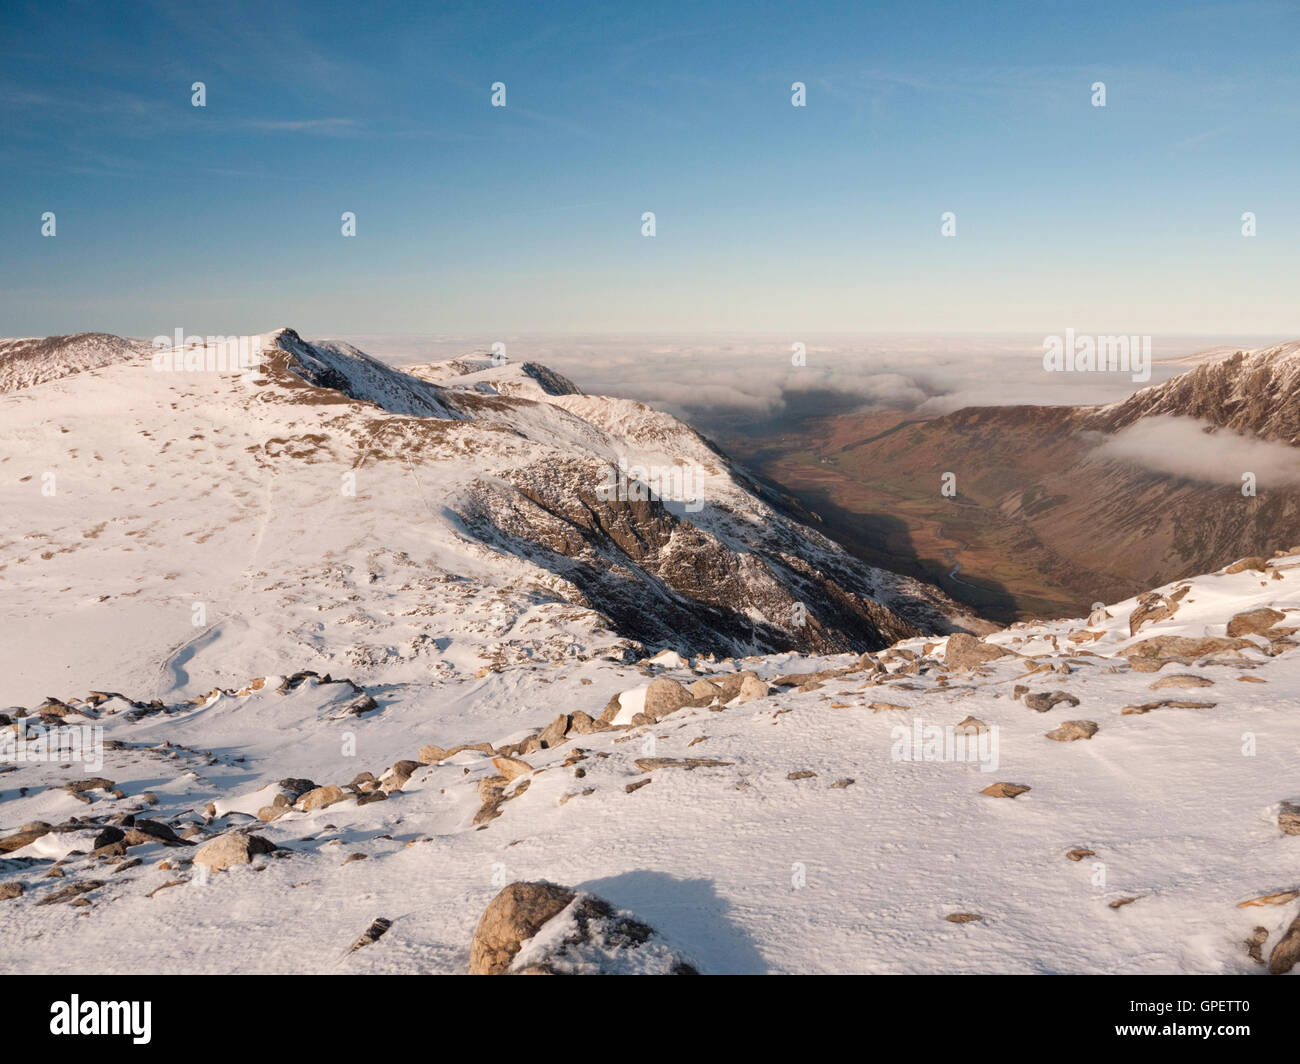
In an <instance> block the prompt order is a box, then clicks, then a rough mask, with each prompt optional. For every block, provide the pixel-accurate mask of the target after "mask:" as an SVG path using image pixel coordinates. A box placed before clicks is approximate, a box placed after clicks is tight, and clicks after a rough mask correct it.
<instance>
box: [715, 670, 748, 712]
mask: <svg viewBox="0 0 1300 1064" xmlns="http://www.w3.org/2000/svg"><path fill="white" fill-rule="evenodd" d="M758 678H759V677H758V673H756V672H752V671H750V670H749V669H746V670H745V671H743V672H729V673H726V674H725V675H722V676H714V677H713V678H712V679H711V680H710V681H709V682H710V683H712V684H713V685H714V686H715V687H716V688H717V689H718V695H717V699H718V701H719V702H721V703H722V704H723V705H724V706H725V705H726V704H727V703H729V702H730V701H732V699H734V698H735V697H736V696H737V695H739V694H740V689H741V688H742V687H743V686H744V685H745V680H746V679H754V680H758ZM760 682H761V681H760ZM750 690H751V691H752V690H756V688H754V686H753V685H752V684H751V685H750Z"/></svg>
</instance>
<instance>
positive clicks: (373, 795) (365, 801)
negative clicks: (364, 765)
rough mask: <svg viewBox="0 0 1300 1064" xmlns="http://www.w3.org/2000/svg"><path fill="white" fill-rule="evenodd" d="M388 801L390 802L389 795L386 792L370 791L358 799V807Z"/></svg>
mask: <svg viewBox="0 0 1300 1064" xmlns="http://www.w3.org/2000/svg"><path fill="white" fill-rule="evenodd" d="M386 801H388V794H387V793H386V792H384V791H370V792H369V793H367V794H363V795H361V797H359V798H358V799H357V805H358V806H363V805H370V804H372V803H373V802H386Z"/></svg>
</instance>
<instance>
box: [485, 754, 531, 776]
mask: <svg viewBox="0 0 1300 1064" xmlns="http://www.w3.org/2000/svg"><path fill="white" fill-rule="evenodd" d="M492 764H493V765H494V766H496V770H497V771H498V772H500V773H501V775H503V776H504V777H505V778H506V780H507V781H508V780H513V779H518V778H519V777H520V776H527V775H528V773H530V772H532V771H533V766H532V765H530V764H529V763H528V762H527V761H523V760H520V759H519V758H517V757H494V758H493V759H492Z"/></svg>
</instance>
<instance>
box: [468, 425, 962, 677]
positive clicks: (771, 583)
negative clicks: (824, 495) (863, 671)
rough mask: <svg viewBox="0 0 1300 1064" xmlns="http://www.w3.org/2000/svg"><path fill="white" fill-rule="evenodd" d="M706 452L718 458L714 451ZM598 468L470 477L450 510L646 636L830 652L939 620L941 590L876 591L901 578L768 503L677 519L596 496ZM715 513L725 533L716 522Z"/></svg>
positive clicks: (575, 465) (723, 648)
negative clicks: (754, 515) (747, 513)
mask: <svg viewBox="0 0 1300 1064" xmlns="http://www.w3.org/2000/svg"><path fill="white" fill-rule="evenodd" d="M679 431H682V432H683V433H686V432H689V430H687V429H686V428H685V426H680V427H679ZM715 461H716V464H717V465H718V466H719V467H726V460H725V459H724V458H722V456H720V455H718V456H716V457H715ZM605 474H606V471H605V469H603V468H602V467H601V466H600V465H599V464H597V463H595V462H592V461H590V460H585V459H581V458H574V459H571V460H569V461H567V462H558V463H557V462H555V461H553V460H549V461H547V462H546V463H545V464H544V465H535V466H526V467H521V468H518V469H516V470H513V471H511V472H510V473H509V474H508V475H507V476H506V478H505V479H497V480H494V481H492V482H487V481H483V482H480V483H478V484H476V485H475V486H474V488H473V490H472V491H471V492H470V494H469V496H468V497H467V500H466V502H465V503H464V504H463V509H462V511H461V515H460V516H461V518H462V519H463V521H464V523H465V525H466V527H467V528H468V529H469V530H470V531H471V532H473V533H474V534H475V535H477V536H479V537H480V538H482V539H483V540H484V541H485V542H488V543H490V544H492V545H493V546H495V547H497V548H504V549H506V550H509V551H510V552H512V553H516V554H520V555H522V556H525V557H527V558H529V560H530V561H532V562H534V563H536V564H539V565H542V566H543V567H544V568H546V569H549V570H550V571H551V572H552V573H554V574H556V575H557V576H559V577H561V578H563V579H564V580H565V581H567V582H568V583H569V584H570V585H572V587H573V588H574V592H575V601H576V602H577V603H578V604H580V605H585V606H590V607H592V608H596V609H599V610H600V611H601V612H602V613H603V614H605V615H606V616H607V617H609V618H610V621H611V624H612V627H613V628H614V630H615V631H617V632H618V633H619V634H621V635H623V636H626V637H627V638H630V639H635V640H637V641H639V642H641V643H643V644H646V645H656V646H671V647H676V648H677V649H679V650H683V651H688V652H692V653H705V652H715V653H719V654H727V655H730V654H735V653H743V652H747V650H752V649H753V648H755V647H757V648H759V649H760V650H761V651H763V652H776V651H781V650H796V649H797V650H804V651H809V652H814V651H815V652H822V653H838V652H844V651H850V650H853V651H860V650H872V649H877V648H880V647H884V646H887V645H889V644H890V643H892V642H894V641H896V640H898V639H903V638H907V637H909V636H911V635H916V634H918V633H919V631H920V629H919V628H918V627H917V624H925V625H927V626H928V627H934V626H941V625H943V624H944V623H945V622H944V621H943V619H942V616H941V611H940V610H939V609H938V608H936V606H935V605H934V602H938V601H940V599H941V597H942V596H941V595H939V594H938V593H935V598H934V602H929V601H926V600H924V598H923V597H922V595H923V594H929V592H921V591H920V590H919V585H917V589H918V590H917V591H916V592H915V594H916V595H917V598H916V600H915V602H911V603H909V599H908V597H907V594H902V593H897V592H890V591H887V590H886V585H887V584H888V582H889V581H890V580H894V579H897V578H892V577H889V578H886V577H884V576H881V575H880V574H879V571H878V570H873V569H870V568H869V567H867V566H865V565H862V564H861V563H859V562H857V561H856V560H854V559H852V558H850V557H849V556H847V555H845V554H843V553H842V552H840V551H839V550H838V549H836V548H834V547H833V546H832V545H831V544H830V543H829V541H826V540H823V539H822V538H821V537H820V536H819V535H818V534H817V533H815V532H811V531H810V530H808V529H804V528H802V527H800V526H798V525H796V524H794V522H792V521H790V520H789V519H787V518H784V517H782V516H781V515H779V514H777V513H775V512H771V511H769V513H768V516H767V518H766V519H765V520H763V521H760V522H751V521H745V520H742V519H738V516H737V515H734V514H733V513H732V512H731V511H730V509H729V508H728V506H727V505H724V504H718V505H711V506H710V507H709V510H710V513H709V518H710V520H709V521H704V520H701V519H700V518H699V517H698V516H697V515H694V514H690V513H687V514H686V516H684V517H680V516H678V515H677V514H675V513H674V512H673V511H672V510H670V509H669V508H668V507H667V506H665V505H664V503H663V502H662V501H660V500H658V499H652V498H645V499H636V498H628V499H619V498H612V499H603V498H600V497H599V496H598V495H597V494H596V486H597V485H599V484H601V483H602V480H603V478H604V477H605ZM507 481H508V483H507ZM588 485H590V487H588ZM692 518H694V519H692ZM719 525H722V526H725V527H726V529H727V535H726V537H725V538H723V537H721V536H719V535H717V534H716V533H715V531H714V529H715V528H717V527H718V526H719ZM736 539H740V540H741V541H742V542H743V541H745V540H748V542H747V543H746V546H747V547H748V548H749V549H748V550H737V549H735V548H734V547H733V546H731V545H730V543H729V542H728V541H734V540H736ZM877 597H888V599H889V601H890V603H891V604H892V606H891V605H884V604H882V603H881V602H880V601H878V600H877ZM909 606H910V607H912V608H909ZM944 608H948V607H947V606H945V607H944ZM953 609H954V610H955V607H954V608H953ZM755 614H758V615H760V616H761V618H762V619H758V620H756V619H755V618H754V615H755ZM904 614H908V615H909V616H911V617H912V618H913V620H908V619H905V617H904ZM913 621H915V623H913Z"/></svg>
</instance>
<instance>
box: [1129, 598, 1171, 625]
mask: <svg viewBox="0 0 1300 1064" xmlns="http://www.w3.org/2000/svg"><path fill="white" fill-rule="evenodd" d="M1177 612H1178V603H1176V602H1174V601H1173V600H1171V599H1168V598H1166V597H1165V596H1164V595H1159V594H1156V593H1155V592H1154V591H1152V592H1148V593H1147V594H1145V595H1142V596H1141V597H1140V598H1139V599H1138V602H1137V606H1136V607H1134V609H1133V612H1132V613H1130V614H1129V617H1128V634H1129V635H1137V633H1138V629H1139V628H1141V627H1142V626H1143V625H1144V624H1148V623H1153V622H1155V621H1163V620H1165V619H1167V618H1169V617H1172V616H1173V615H1174V614H1175V613H1177Z"/></svg>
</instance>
